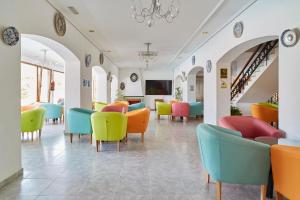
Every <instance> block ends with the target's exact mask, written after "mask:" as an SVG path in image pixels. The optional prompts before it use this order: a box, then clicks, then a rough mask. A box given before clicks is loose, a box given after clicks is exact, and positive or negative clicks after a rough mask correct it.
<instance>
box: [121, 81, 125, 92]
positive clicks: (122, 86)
mask: <svg viewBox="0 0 300 200" xmlns="http://www.w3.org/2000/svg"><path fill="white" fill-rule="evenodd" d="M120 89H121V90H124V89H125V83H124V82H121V83H120Z"/></svg>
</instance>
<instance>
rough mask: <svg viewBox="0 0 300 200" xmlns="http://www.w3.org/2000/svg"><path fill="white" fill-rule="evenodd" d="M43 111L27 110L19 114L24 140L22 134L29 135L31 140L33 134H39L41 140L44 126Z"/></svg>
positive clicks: (39, 109)
mask: <svg viewBox="0 0 300 200" xmlns="http://www.w3.org/2000/svg"><path fill="white" fill-rule="evenodd" d="M44 116H45V109H43V108H36V109H32V110H27V111H24V112H22V113H21V133H22V138H24V133H31V140H33V132H37V131H38V133H39V138H41V134H42V129H43V126H44Z"/></svg>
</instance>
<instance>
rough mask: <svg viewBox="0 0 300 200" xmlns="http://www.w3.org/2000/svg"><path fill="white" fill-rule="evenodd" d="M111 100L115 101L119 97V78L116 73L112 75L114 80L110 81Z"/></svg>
mask: <svg viewBox="0 0 300 200" xmlns="http://www.w3.org/2000/svg"><path fill="white" fill-rule="evenodd" d="M110 88H111V90H110V95H111V96H110V100H111V102H114V101H115V99H116V98H117V96H116V95H117V90H118V78H117V76H116V75H112V80H111V83H110Z"/></svg>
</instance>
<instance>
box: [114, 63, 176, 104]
mask: <svg viewBox="0 0 300 200" xmlns="http://www.w3.org/2000/svg"><path fill="white" fill-rule="evenodd" d="M132 73H136V74H137V75H138V76H139V79H138V81H136V82H132V81H131V80H130V75H131V74H132ZM172 79H173V72H172V71H171V70H156V69H153V70H142V69H136V68H122V69H120V70H119V81H120V82H124V83H125V90H124V94H125V96H144V95H145V80H172ZM173 84H174V83H173ZM154 99H164V100H165V101H170V100H171V99H173V96H172V95H145V97H144V102H145V103H146V105H147V106H148V107H150V108H151V109H153V108H154Z"/></svg>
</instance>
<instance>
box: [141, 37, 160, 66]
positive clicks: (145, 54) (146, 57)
mask: <svg viewBox="0 0 300 200" xmlns="http://www.w3.org/2000/svg"><path fill="white" fill-rule="evenodd" d="M145 45H146V46H147V50H146V51H140V52H139V57H140V58H141V59H142V60H143V61H144V62H145V63H146V68H148V67H149V62H150V61H153V60H154V58H155V57H156V56H157V55H158V53H157V52H156V51H150V45H151V43H150V42H147V43H145Z"/></svg>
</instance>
